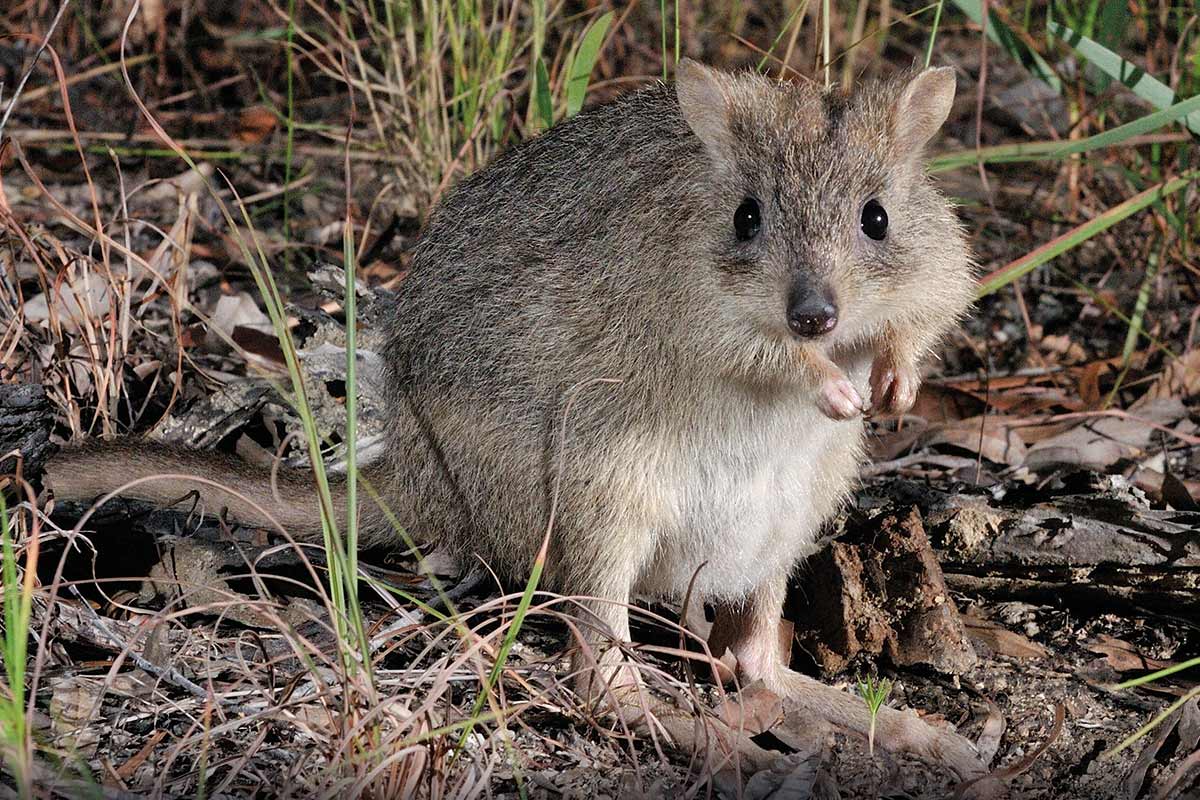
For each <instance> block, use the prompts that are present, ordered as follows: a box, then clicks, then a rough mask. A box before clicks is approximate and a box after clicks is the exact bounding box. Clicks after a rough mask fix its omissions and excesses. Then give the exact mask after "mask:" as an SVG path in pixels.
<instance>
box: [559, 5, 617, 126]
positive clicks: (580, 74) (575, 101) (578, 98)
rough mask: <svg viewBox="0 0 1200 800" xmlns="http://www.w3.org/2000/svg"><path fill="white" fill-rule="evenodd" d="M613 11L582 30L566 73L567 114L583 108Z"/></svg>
mask: <svg viewBox="0 0 1200 800" xmlns="http://www.w3.org/2000/svg"><path fill="white" fill-rule="evenodd" d="M612 21H613V12H612V11H609V12H608V13H607V14H605V15H604V16H602V17H600V18H599V19H597V20H596V21H595V22H593V23H592V24H591V25H589V26H588V29H587V30H586V31H584V34H583V39H582V40H581V41H580V43H579V49H578V50H577V51H576V52H575V58H574V59H573V60H572V61H571V69H570V71H569V72H568V73H567V116H568V117H573V116H575V115H576V114H578V113H579V111H580V109H582V108H583V100H584V98H586V97H587V91H588V83H589V81H590V80H591V77H592V70H593V69H594V68H595V66H596V59H597V58H598V57H599V56H600V46H601V45H602V44H604V37H605V36H606V35H607V34H608V26H610V25H612Z"/></svg>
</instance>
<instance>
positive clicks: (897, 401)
mask: <svg viewBox="0 0 1200 800" xmlns="http://www.w3.org/2000/svg"><path fill="white" fill-rule="evenodd" d="M920 387H921V375H920V373H918V372H917V367H916V365H915V364H899V363H897V362H896V361H895V360H894V359H892V358H889V357H886V356H879V357H877V358H876V359H875V363H873V364H872V365H871V411H872V412H873V413H875V414H882V415H899V414H903V413H904V412H906V411H908V410H909V409H910V408H912V407H913V403H915V402H916V401H917V390H918V389H919V388H920Z"/></svg>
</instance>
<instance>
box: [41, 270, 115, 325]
mask: <svg viewBox="0 0 1200 800" xmlns="http://www.w3.org/2000/svg"><path fill="white" fill-rule="evenodd" d="M111 305H112V292H111V290H110V289H109V285H108V282H107V281H105V280H104V279H103V278H101V277H100V276H99V275H92V274H88V275H86V276H83V277H79V278H75V279H74V280H71V281H61V282H59V283H57V284H55V286H54V287H52V288H51V290H50V293H49V296H47V294H46V293H45V292H43V293H40V294H36V295H34V296H33V297H30V298H29V299H28V300H26V301H25V320H26V321H27V322H33V323H45V324H49V322H50V320H51V318H53V319H55V320H57V322H58V324H59V325H61V326H62V327H63V329H64V330H66V331H69V332H72V333H74V332H75V331H78V330H79V327H80V325H82V324H83V323H84V322H85V321H87V320H94V319H96V318H97V317H102V316H104V315H105V314H107V313H108V311H109V308H110V306H111Z"/></svg>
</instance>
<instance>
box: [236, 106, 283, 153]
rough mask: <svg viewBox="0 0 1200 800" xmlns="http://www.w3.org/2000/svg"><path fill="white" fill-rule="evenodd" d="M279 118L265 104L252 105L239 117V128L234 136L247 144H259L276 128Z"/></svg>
mask: <svg viewBox="0 0 1200 800" xmlns="http://www.w3.org/2000/svg"><path fill="white" fill-rule="evenodd" d="M278 122H279V119H278V117H276V116H275V115H274V114H273V113H271V111H270V109H268V108H265V107H263V106H251V107H250V108H247V109H245V110H243V111H242V115H241V118H240V119H238V129H237V132H236V133H235V134H234V137H235V138H236V139H237V140H238V141H239V142H245V143H246V144H259V143H260V142H262V141H263V140H264V139H266V138H267V137H268V136H270V135H271V132H272V131H273V130H275V126H276V124H278Z"/></svg>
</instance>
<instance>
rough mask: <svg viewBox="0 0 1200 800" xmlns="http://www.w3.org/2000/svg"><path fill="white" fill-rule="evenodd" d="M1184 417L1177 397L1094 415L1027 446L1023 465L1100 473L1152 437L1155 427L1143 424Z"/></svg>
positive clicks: (1142, 447)
mask: <svg viewBox="0 0 1200 800" xmlns="http://www.w3.org/2000/svg"><path fill="white" fill-rule="evenodd" d="M1185 416H1187V408H1186V407H1184V405H1183V402H1182V401H1180V400H1179V398H1175V397H1172V398H1166V399H1162V400H1155V401H1153V402H1150V403H1147V404H1146V405H1144V406H1142V407H1141V408H1139V409H1138V410H1137V412H1136V414H1135V415H1134V416H1128V417H1117V416H1099V415H1098V416H1095V417H1090V418H1088V419H1087V420H1086V421H1084V422H1083V423H1081V424H1079V425H1078V426H1076V427H1074V428H1072V429H1070V430H1068V431H1065V432H1063V433H1060V434H1059V435H1057V436H1052V437H1050V438H1048V439H1043V440H1042V441H1040V442H1038V443H1037V444H1035V445H1034V446H1033V447H1031V448H1029V452H1028V454H1027V455H1026V458H1025V466H1027V467H1029V469H1031V470H1035V471H1037V470H1045V469H1050V468H1054V467H1060V466H1072V467H1083V468H1087V469H1094V470H1096V471H1098V472H1103V471H1104V470H1105V468H1107V467H1109V466H1111V465H1112V464H1115V463H1116V462H1117V461H1120V460H1121V459H1132V458H1137V457H1138V456H1139V455H1141V454H1142V453H1143V452H1145V450H1146V449H1147V448H1148V447H1149V446H1150V443H1151V442H1152V441H1153V440H1154V433H1155V428H1154V426H1153V425H1150V424H1147V423H1154V424H1157V425H1171V424H1173V423H1175V422H1177V421H1179V420H1180V419H1182V418H1183V417H1185Z"/></svg>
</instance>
